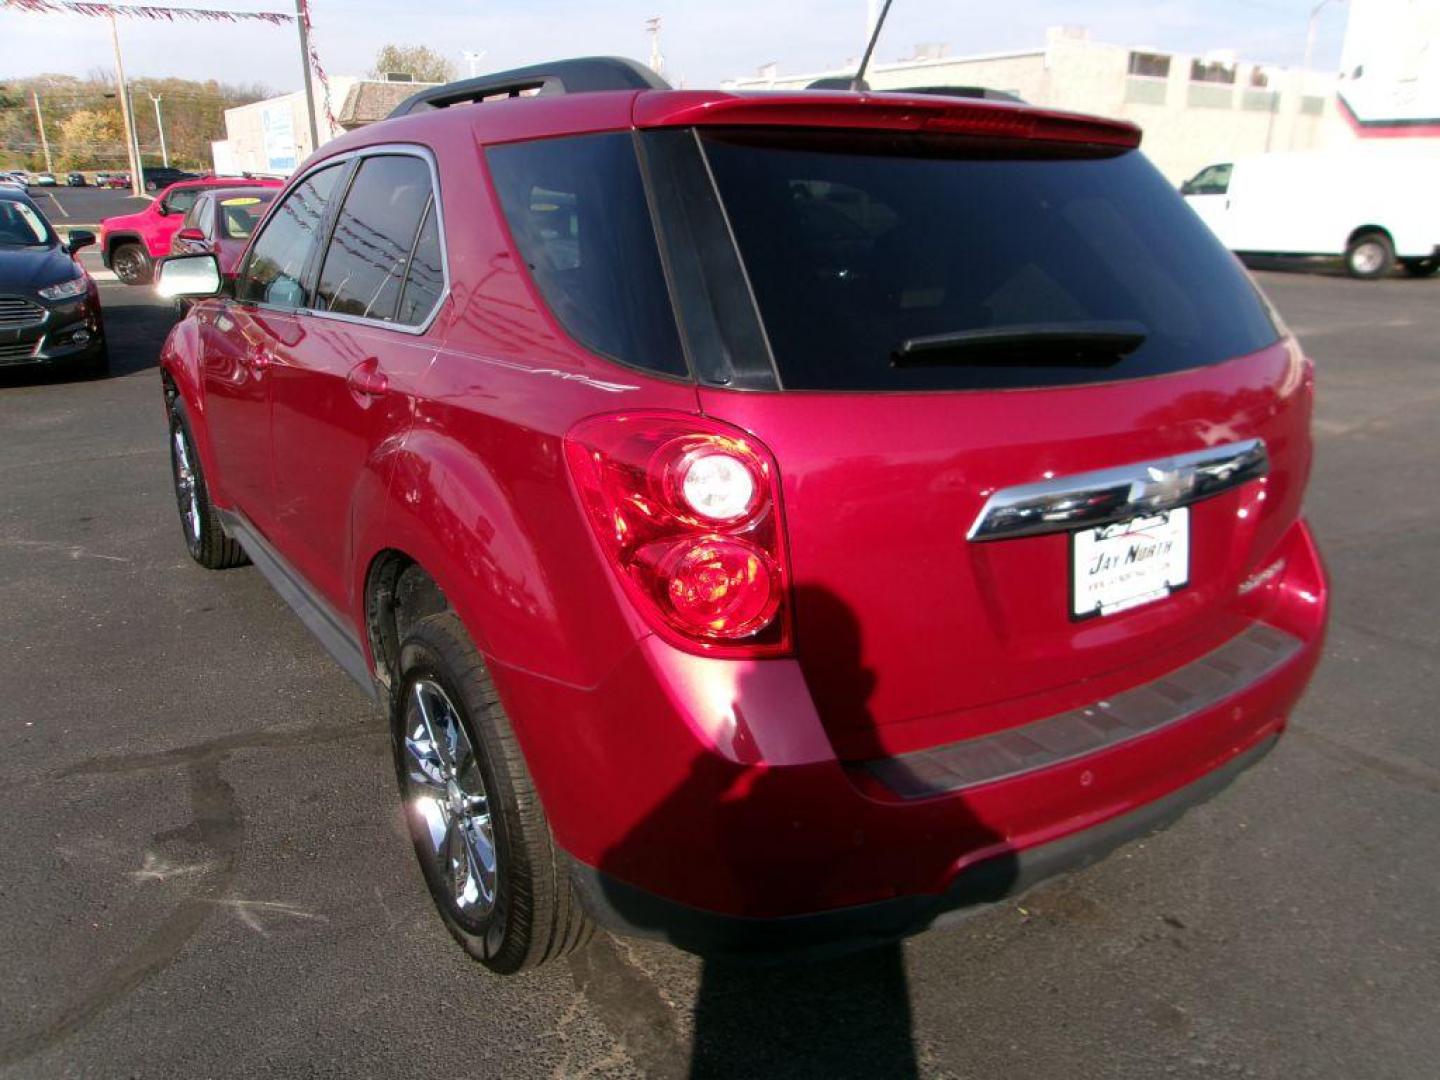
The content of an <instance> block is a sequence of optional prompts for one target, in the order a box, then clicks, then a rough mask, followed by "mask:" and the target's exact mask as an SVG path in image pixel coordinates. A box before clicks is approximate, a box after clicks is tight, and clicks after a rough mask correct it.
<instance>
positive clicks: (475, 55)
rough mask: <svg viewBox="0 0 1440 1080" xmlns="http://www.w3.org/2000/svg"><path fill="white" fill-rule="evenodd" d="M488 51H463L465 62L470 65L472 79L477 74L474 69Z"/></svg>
mask: <svg viewBox="0 0 1440 1080" xmlns="http://www.w3.org/2000/svg"><path fill="white" fill-rule="evenodd" d="M488 51H489V50H488V49H481V50H480V51H479V52H471V51H470V50H469V49H466V50H465V62H466V63H467V64H469V65H470V77H471V78H472V79H473V78H475V76H476V75H478V74H479V72H478V71H476V68H477V67H478V66H479V64H480V61H481V60H482V59H483V58H484V56H485V54H486V53H487V52H488Z"/></svg>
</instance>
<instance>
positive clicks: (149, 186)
mask: <svg viewBox="0 0 1440 1080" xmlns="http://www.w3.org/2000/svg"><path fill="white" fill-rule="evenodd" d="M199 179H200V175H199V174H198V173H193V172H186V171H185V170H184V169H172V168H170V166H168V165H147V166H146V167H145V168H143V169H141V170H140V182H141V185H142V186H143V187H144V188H145V190H146V191H150V192H155V191H160V190H161V189H162V188H168V187H169V186H170V185H171V184H178V183H179V182H180V181H181V180H199Z"/></svg>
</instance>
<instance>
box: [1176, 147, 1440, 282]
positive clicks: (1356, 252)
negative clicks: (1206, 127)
mask: <svg viewBox="0 0 1440 1080" xmlns="http://www.w3.org/2000/svg"><path fill="white" fill-rule="evenodd" d="M1427 142H1429V140H1427ZM1180 194H1182V195H1184V196H1185V201H1186V202H1187V203H1189V204H1190V206H1191V207H1192V208H1193V209H1194V211H1195V212H1196V213H1197V214H1199V215H1200V217H1201V218H1202V219H1204V221H1205V223H1206V224H1207V225H1209V226H1210V228H1211V229H1212V230H1213V231H1214V232H1215V235H1216V236H1218V237H1219V238H1220V241H1221V243H1223V244H1224V245H1225V246H1226V247H1228V248H1229V249H1230V250H1231V251H1235V252H1239V253H1241V254H1255V255H1260V254H1265V255H1338V256H1343V257H1344V259H1345V267H1346V269H1347V270H1349V271H1350V273H1351V274H1352V275H1354V276H1355V277H1359V278H1378V277H1383V276H1384V275H1385V274H1387V273H1388V272H1389V271H1390V269H1391V268H1392V267H1393V266H1394V265H1395V263H1396V261H1397V260H1398V261H1399V263H1400V265H1401V266H1402V267H1404V268H1405V270H1406V271H1407V272H1408V273H1410V274H1413V275H1415V276H1417V277H1423V276H1426V275H1429V274H1433V273H1435V271H1436V270H1440V150H1437V149H1435V148H1434V147H1433V146H1429V145H1427V146H1397V147H1385V148H1380V147H1376V148H1368V147H1367V148H1363V149H1361V148H1357V149H1354V150H1345V151H1334V152H1316V153H1296V154H1266V155H1263V156H1261V157H1251V158H1240V159H1237V160H1235V161H1233V162H1228V161H1227V162H1220V163H1217V164H1214V165H1207V166H1205V168H1203V169H1201V170H1200V171H1199V172H1198V173H1196V174H1195V175H1194V176H1193V177H1191V178H1190V179H1189V180H1186V181H1185V183H1183V184H1181V185H1180Z"/></svg>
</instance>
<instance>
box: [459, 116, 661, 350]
mask: <svg viewBox="0 0 1440 1080" xmlns="http://www.w3.org/2000/svg"><path fill="white" fill-rule="evenodd" d="M486 159H487V161H488V162H489V167H490V175H491V177H492V179H493V180H494V182H495V188H496V191H497V192H498V194H499V196H500V204H501V207H502V208H503V210H504V214H505V220H506V222H507V224H508V225H509V227H510V235H511V237H512V238H513V239H514V241H515V247H516V249H517V250H518V251H519V253H520V257H521V259H522V260H524V263H525V266H526V268H527V269H528V270H529V273H530V276H531V278H532V280H533V281H534V282H535V285H536V288H538V289H539V291H540V294H541V296H543V297H544V300H545V303H546V305H547V306H548V307H549V308H550V311H551V312H552V313H553V314H554V316H555V318H556V320H557V321H559V323H560V325H561V326H563V327H564V328H565V330H566V331H567V332H568V333H569V334H570V335H571V336H572V337H574V338H575V339H576V340H577V341H579V342H580V343H581V344H582V345H584V346H586V347H587V348H589V349H590V350H592V351H594V352H597V353H600V354H601V355H603V356H607V357H609V358H611V359H613V360H618V361H620V362H621V363H624V364H628V365H631V366H633V367H639V368H645V369H648V370H650V371H654V372H657V373H660V374H665V375H685V374H687V371H688V369H687V366H686V363H685V358H684V353H683V352H682V350H681V347H680V340H679V334H678V333H677V331H676V328H675V320H674V315H673V313H672V311H671V307H670V299H669V293H668V291H667V289H666V285H665V277H664V274H663V272H662V270H661V266H660V256H659V252H658V250H657V247H656V240H655V230H654V225H653V223H652V221H651V219H650V212H649V206H648V203H647V201H646V197H645V189H644V185H643V183H642V181H641V178H640V169H639V165H638V163H637V161H636V155H635V144H634V139H633V138H632V137H631V135H629V134H628V133H623V132H616V133H606V134H599V135H581V136H575V137H570V138H560V139H545V140H542V141H537V142H528V143H515V144H511V145H507V146H497V147H491V148H490V150H489V151H488V152H487V154H486Z"/></svg>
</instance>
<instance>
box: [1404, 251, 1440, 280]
mask: <svg viewBox="0 0 1440 1080" xmlns="http://www.w3.org/2000/svg"><path fill="white" fill-rule="evenodd" d="M1400 265H1401V266H1402V267H1404V268H1405V273H1407V274H1409V275H1410V276H1411V277H1417V278H1425V277H1429V276H1430V275H1432V274H1433V273H1435V271H1437V270H1440V255H1431V256H1428V257H1427V258H1423V259H1401V260H1400Z"/></svg>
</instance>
